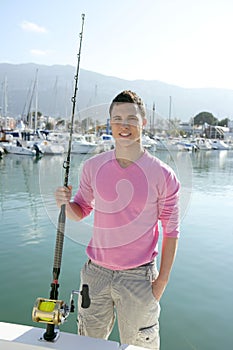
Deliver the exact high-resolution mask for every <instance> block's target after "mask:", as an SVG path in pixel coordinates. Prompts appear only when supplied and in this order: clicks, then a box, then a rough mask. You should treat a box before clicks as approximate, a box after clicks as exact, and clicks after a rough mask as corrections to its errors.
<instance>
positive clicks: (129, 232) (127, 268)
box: [56, 91, 180, 350]
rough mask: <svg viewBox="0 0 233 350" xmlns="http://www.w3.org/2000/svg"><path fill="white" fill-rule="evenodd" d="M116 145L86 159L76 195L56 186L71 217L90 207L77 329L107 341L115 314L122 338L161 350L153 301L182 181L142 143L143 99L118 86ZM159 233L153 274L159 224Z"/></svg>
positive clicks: (173, 233) (161, 284) (164, 275)
mask: <svg viewBox="0 0 233 350" xmlns="http://www.w3.org/2000/svg"><path fill="white" fill-rule="evenodd" d="M109 111H110V122H111V128H112V135H113V137H114V139H115V149H114V150H112V151H109V152H105V153H102V154H99V155H96V156H94V157H92V158H90V159H88V160H87V161H86V162H85V164H84V166H83V171H82V175H81V179H80V185H79V189H78V192H77V193H76V195H75V197H74V200H73V201H71V187H69V188H65V187H60V188H58V189H57V191H56V201H57V205H58V206H59V207H60V206H61V205H62V204H65V205H66V213H67V216H68V217H69V218H70V219H73V220H77V221H79V220H81V219H82V218H83V217H85V216H87V215H88V214H89V213H90V212H91V211H92V210H94V213H95V215H94V228H93V235H92V238H91V240H90V242H89V244H88V247H87V249H86V252H87V256H88V261H87V263H86V264H85V265H84V267H83V269H82V271H81V284H83V283H85V284H88V285H89V291H90V299H91V305H90V307H89V308H88V309H82V308H81V307H80V305H79V312H78V322H79V325H78V332H79V334H81V335H87V336H91V337H96V338H108V336H109V334H110V333H111V330H112V327H113V325H114V321H115V311H116V314H117V318H118V328H119V334H120V339H121V343H125V344H132V345H137V346H142V347H145V348H148V349H154V350H157V349H159V343H160V341H159V314H160V305H159V300H160V298H161V297H162V295H163V292H164V290H165V288H166V285H167V283H168V280H169V275H170V272H171V269H172V265H173V262H174V258H175V254H176V250H177V240H178V236H179V206H178V201H179V195H178V194H179V188H180V184H179V181H178V180H177V178H176V176H175V174H174V172H173V171H172V169H171V168H169V167H168V166H167V165H165V164H164V163H163V162H161V161H160V160H159V159H157V158H156V157H154V156H152V155H151V154H149V153H148V152H147V151H145V150H144V149H143V147H142V141H141V137H142V129H143V127H144V126H145V125H146V115H145V114H146V112H145V107H144V104H143V102H142V100H141V99H140V98H139V97H138V96H137V95H136V94H135V93H134V92H132V91H123V92H121V93H120V94H119V95H117V96H116V97H115V98H114V100H113V101H112V103H111V105H110V110H109ZM159 221H161V225H162V230H163V240H162V254H161V260H160V267H159V271H158V269H157V265H156V256H157V255H158V237H159V229H158V222H159Z"/></svg>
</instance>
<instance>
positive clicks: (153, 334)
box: [135, 324, 159, 350]
mask: <svg viewBox="0 0 233 350" xmlns="http://www.w3.org/2000/svg"><path fill="white" fill-rule="evenodd" d="M135 345H137V346H142V347H145V348H148V349H154V350H159V324H155V325H153V326H151V327H145V328H140V329H139V331H138V335H137V339H136V344H135Z"/></svg>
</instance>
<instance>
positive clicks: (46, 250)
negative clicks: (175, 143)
mask: <svg viewBox="0 0 233 350" xmlns="http://www.w3.org/2000/svg"><path fill="white" fill-rule="evenodd" d="M155 155H156V156H157V157H158V158H160V159H162V160H164V161H165V162H167V163H168V164H169V165H170V166H171V167H173V168H174V170H175V171H176V173H177V175H178V177H179V178H180V180H181V184H182V213H181V236H180V241H179V249H178V254H177V258H176V261H175V265H174V268H173V271H172V275H171V278H170V282H169V285H168V287H167V289H166V291H165V293H164V295H163V298H162V300H161V309H162V313H161V318H160V326H161V350H189V349H190V350H194V349H198V350H219V349H222V350H228V349H232V348H233V328H232V327H233V278H232V276H233V214H232V213H233V151H232V150H230V151H203V152H202V151H200V152H197V153H186V152H174V153H169V152H161V153H159V152H155ZM88 157H89V156H83V155H73V156H72V162H71V171H70V183H71V184H72V185H73V190H74V192H75V190H76V189H77V185H78V181H79V175H80V169H81V166H82V163H83V161H84V160H85V159H86V158H88ZM63 161H64V157H63V156H52V157H50V156H44V157H42V158H41V159H34V158H31V157H28V156H18V155H5V156H4V157H3V158H2V159H0V213H1V214H0V215H1V217H0V277H1V282H0V296H1V298H0V321H5V322H13V323H21V324H26V325H34V326H35V324H34V323H33V322H32V320H31V312H32V307H33V305H34V301H35V299H36V298H37V297H45V298H47V297H49V291H50V283H51V280H52V267H53V254H54V246H55V239H56V225H57V218H58V212H59V211H58V209H57V207H56V205H55V203H54V195H53V194H54V191H55V189H56V187H57V186H60V185H62V184H63V177H64V171H63V168H62V165H63ZM92 219H93V218H92V216H90V217H89V218H88V219H85V221H84V222H82V223H78V224H77V223H72V222H70V221H68V220H67V222H66V230H65V232H66V237H65V242H64V251H63V257H62V268H61V275H60V280H59V282H60V288H59V299H62V300H65V301H66V302H69V298H70V293H71V290H72V289H78V288H79V271H80V269H81V267H82V265H83V264H84V262H85V261H86V255H85V248H86V244H87V243H88V240H89V238H90V235H91V230H92ZM160 244H161V240H160ZM103 304H104V302H103ZM37 325H38V324H37ZM39 326H41V327H44V325H43V324H39ZM61 330H62V331H67V332H73V333H75V332H76V313H74V314H71V315H70V316H69V318H68V321H67V322H66V323H65V324H64V325H62V326H61ZM111 339H112V340H116V341H118V340H119V338H118V330H117V326H115V327H114V330H113V332H112V334H111Z"/></svg>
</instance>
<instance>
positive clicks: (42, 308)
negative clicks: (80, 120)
mask: <svg viewBox="0 0 233 350" xmlns="http://www.w3.org/2000/svg"><path fill="white" fill-rule="evenodd" d="M84 19H85V15H84V14H82V26H81V32H80V34H79V38H80V42H79V51H78V54H77V57H78V62H77V69H76V74H75V77H74V79H75V85H74V94H73V97H72V98H71V101H72V114H71V125H70V135H69V144H68V152H67V157H66V160H65V161H64V164H63V168H64V169H65V176H64V186H65V187H68V180H69V171H70V158H71V148H72V136H73V129H74V115H75V108H76V98H77V91H78V78H79V70H80V59H81V48H82V38H83V27H84ZM65 222H66V205H65V204H63V205H61V208H60V213H59V217H58V225H57V236H56V245H55V253H54V264H53V281H52V283H51V290H50V299H44V298H37V300H36V303H35V305H34V308H33V311H32V319H33V321H35V322H42V323H47V328H46V332H45V333H44V335H43V338H44V339H45V340H47V341H55V340H56V337H57V336H58V331H57V329H55V326H57V325H59V324H60V323H63V322H64V321H65V320H66V318H67V316H68V315H69V312H73V311H74V301H73V296H74V295H75V294H78V293H80V294H81V296H82V303H81V304H82V305H81V306H82V307H83V308H87V307H89V305H90V298H89V294H88V285H83V286H82V291H76V290H73V291H72V292H71V297H70V306H67V305H66V304H65V303H64V302H63V301H62V300H58V289H59V283H58V279H59V275H60V270H61V261H62V251H63V242H64V232H65ZM56 328H57V327H56Z"/></svg>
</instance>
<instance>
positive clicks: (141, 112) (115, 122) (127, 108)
mask: <svg viewBox="0 0 233 350" xmlns="http://www.w3.org/2000/svg"><path fill="white" fill-rule="evenodd" d="M109 113H110V121H111V127H112V135H113V137H114V139H115V140H117V142H120V143H121V144H122V142H123V144H124V145H126V144H127V145H128V144H131V145H132V144H133V142H135V141H137V142H140V143H141V135H142V129H143V127H144V126H145V125H146V110H145V106H144V103H143V101H142V99H141V98H140V97H139V96H138V95H137V94H136V93H135V92H132V91H130V90H125V91H122V92H121V93H120V94H118V95H117V96H116V97H115V98H114V99H113V101H112V103H111V105H110V108H109Z"/></svg>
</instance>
